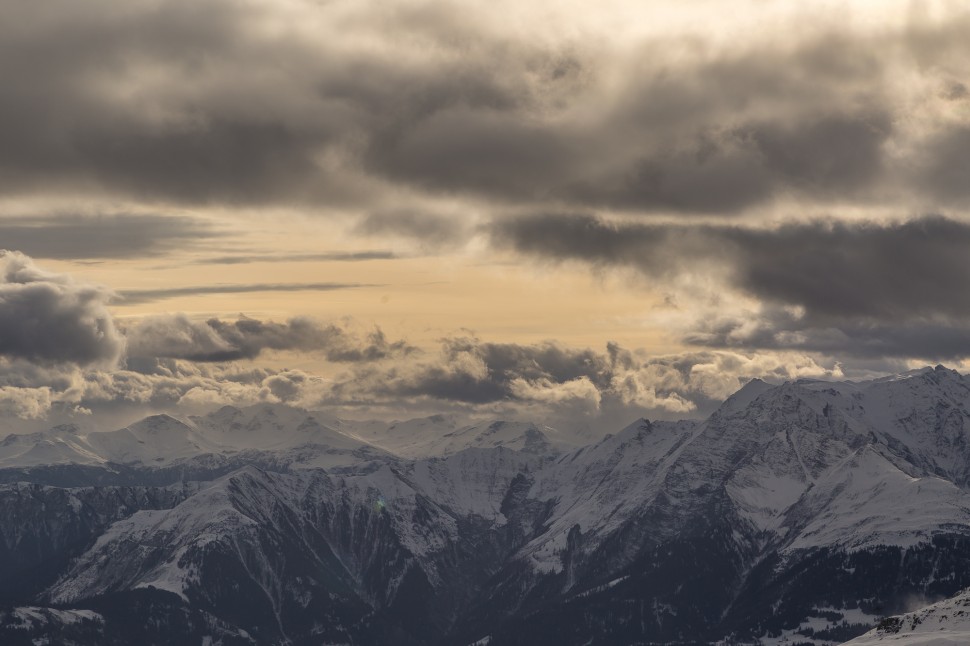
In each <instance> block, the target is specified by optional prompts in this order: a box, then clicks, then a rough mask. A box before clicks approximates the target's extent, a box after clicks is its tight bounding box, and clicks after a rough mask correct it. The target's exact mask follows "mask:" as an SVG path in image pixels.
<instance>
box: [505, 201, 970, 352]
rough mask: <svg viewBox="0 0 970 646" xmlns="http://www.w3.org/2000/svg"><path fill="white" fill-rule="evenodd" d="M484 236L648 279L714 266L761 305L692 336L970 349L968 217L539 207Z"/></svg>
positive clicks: (884, 348)
mask: <svg viewBox="0 0 970 646" xmlns="http://www.w3.org/2000/svg"><path fill="white" fill-rule="evenodd" d="M491 235H492V240H493V242H494V243H495V244H496V245H498V246H508V247H511V248H513V249H515V250H516V251H518V252H520V253H522V254H525V255H529V256H534V257H539V258H546V259H550V260H555V261H563V260H579V261H584V262H588V263H590V264H593V265H595V266H600V267H610V266H626V267H631V268H633V269H635V270H637V271H639V272H641V273H642V274H643V275H644V276H646V277H647V278H648V279H652V280H667V279H670V278H672V277H673V276H677V275H682V274H686V273H690V272H701V273H705V272H706V273H708V274H713V275H720V276H722V277H723V280H724V281H725V282H726V283H727V284H728V285H730V286H732V287H734V288H735V289H738V290H740V291H742V292H745V293H747V294H748V295H751V296H754V297H755V298H757V299H758V300H760V301H762V302H763V303H765V304H766V311H767V312H769V314H767V315H763V316H762V318H761V319H760V323H759V325H757V326H752V325H751V321H750V320H747V321H740V320H736V321H721V322H718V323H716V324H712V323H707V324H705V326H704V329H703V331H698V332H697V333H693V334H691V335H690V336H689V337H688V339H689V340H690V341H692V342H694V343H700V344H709V345H712V346H738V347H763V348H797V349H804V350H817V351H826V352H836V351H839V352H846V353H850V354H858V355H867V356H873V355H877V354H879V353H883V354H886V355H892V356H899V355H904V356H913V357H923V356H925V357H933V358H937V357H943V358H952V357H958V356H968V355H970V343H968V340H970V339H968V337H967V330H968V329H970V292H968V291H967V288H966V285H967V279H968V277H970V225H968V224H966V223H963V222H958V221H955V220H951V219H947V218H944V217H940V216H928V217H923V218H918V219H914V220H909V221H904V222H897V223H884V224H879V223H873V222H856V223H848V222H837V221H832V220H824V221H812V222H803V223H798V224H788V225H783V226H780V227H775V228H758V227H736V226H711V225H706V226H696V225H695V226H691V227H686V226H679V225H643V224H630V223H625V224H619V223H612V222H607V221H605V220H603V219H601V218H597V217H594V216H589V215H553V214H549V215H543V216H537V217H523V218H516V219H507V220H504V221H501V222H497V223H495V224H494V225H493V226H492V228H491ZM786 307H787V308H789V309H786ZM792 307H796V308H802V311H801V312H798V313H793V311H792V310H791V309H790V308H792ZM712 325H714V327H713V328H712V327H711V326H712ZM742 329H743V330H745V331H744V333H743V334H742V333H741V332H740V330H742Z"/></svg>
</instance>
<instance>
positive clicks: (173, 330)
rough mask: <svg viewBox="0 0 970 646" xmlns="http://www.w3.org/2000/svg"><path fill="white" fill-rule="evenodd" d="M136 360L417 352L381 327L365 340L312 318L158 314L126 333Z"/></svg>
mask: <svg viewBox="0 0 970 646" xmlns="http://www.w3.org/2000/svg"><path fill="white" fill-rule="evenodd" d="M126 336H127V338H128V356H129V362H130V361H131V360H132V359H135V360H137V359H143V358H148V359H155V358H174V359H186V360H189V361H202V362H212V361H235V360H238V359H253V358H255V357H257V356H259V355H260V354H261V353H262V352H263V351H264V350H300V351H305V352H318V353H321V354H322V355H323V356H325V357H326V359H327V360H329V361H335V362H359V361H378V360H381V359H386V358H389V357H396V356H403V355H407V354H409V353H412V352H415V351H416V349H415V348H414V347H412V346H410V345H408V344H407V343H405V342H404V341H394V342H390V341H388V340H387V338H386V337H385V335H384V333H383V332H382V331H381V330H380V329H375V330H374V331H372V332H370V333H368V334H367V335H366V337H365V338H364V339H361V338H359V336H358V335H357V334H355V333H354V332H353V331H351V330H349V329H348V328H346V327H341V326H338V325H335V324H333V323H321V322H319V321H315V320H313V319H309V318H293V319H290V320H289V321H287V322H286V323H276V322H273V321H260V320H257V319H252V318H248V317H243V318H240V319H238V320H236V321H223V320H220V319H209V320H207V321H195V320H192V319H189V318H188V317H187V316H185V315H166V316H153V317H149V318H146V319H142V320H141V321H139V322H138V323H137V324H136V325H135V326H133V327H132V328H131V329H129V330H126Z"/></svg>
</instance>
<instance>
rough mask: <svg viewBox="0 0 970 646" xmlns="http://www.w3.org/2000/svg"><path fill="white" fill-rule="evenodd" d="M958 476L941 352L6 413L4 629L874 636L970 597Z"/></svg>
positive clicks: (192, 635)
mask: <svg viewBox="0 0 970 646" xmlns="http://www.w3.org/2000/svg"><path fill="white" fill-rule="evenodd" d="M968 487H970V378H967V377H965V376H963V375H961V374H959V373H957V372H955V371H953V370H949V369H946V368H943V367H942V366H937V367H936V368H926V369H922V370H917V371H913V372H910V373H906V374H902V375H897V376H893V377H888V378H883V379H877V380H872V381H865V382H848V381H846V382H826V381H809V380H801V381H796V382H788V383H784V384H780V385H771V384H768V383H765V382H763V381H760V380H754V381H751V382H749V383H748V384H747V385H745V386H744V387H743V388H742V389H741V390H740V391H738V392H737V393H735V394H734V395H733V396H732V397H730V398H728V399H727V400H726V401H725V402H724V403H723V405H721V407H720V408H719V409H718V410H716V411H715V412H714V413H713V414H712V415H711V416H710V417H708V418H707V419H705V420H688V421H680V422H658V421H654V422H651V421H648V420H645V419H642V420H637V421H635V422H633V423H632V424H630V425H629V426H627V427H626V428H623V429H621V430H618V431H616V432H614V433H610V434H606V435H604V436H600V437H597V438H590V437H580V436H577V435H569V434H564V433H560V432H558V431H556V430H555V429H552V428H549V427H548V426H544V425H543V424H541V423H540V422H539V421H537V422H535V423H528V422H521V421H503V420H494V421H486V422H482V423H476V424H471V425H468V424H462V423H461V422H460V421H458V420H457V419H455V418H453V417H449V416H446V415H436V416H432V417H428V418H423V419H417V420H408V421H403V422H395V423H382V422H357V421H348V420H341V419H337V418H335V417H333V416H330V415H328V414H327V413H326V412H319V411H305V410H299V409H294V408H289V407H286V406H282V405H269V404H265V405H258V406H253V407H249V408H233V407H225V408H222V409H220V410H217V411H215V412H212V413H210V414H208V415H201V416H186V417H184V418H181V417H178V416H170V415H155V416H152V417H148V418H146V419H143V420H141V421H139V422H137V423H134V424H131V425H129V426H127V427H125V428H122V429H117V430H105V431H90V430H82V429H81V428H79V427H77V426H58V427H55V428H52V429H50V430H47V431H44V432H40V433H32V434H23V435H10V436H8V437H6V439H3V440H0V643H3V644H21V643H23V644H37V643H50V644H131V643H144V644H189V643H198V644H208V645H215V644H223V645H226V646H229V645H236V644H292V645H294V646H297V645H303V644H307V645H308V644H315V645H316V644H365V645H366V644H402V645H409V644H413V645H434V646H438V645H441V646H446V645H449V646H450V645H454V646H470V645H473V644H479V645H485V644H489V645H490V646H500V645H505V644H511V645H516V644H530V645H542V644H587V643H589V644H661V643H663V644H725V645H726V644H762V645H765V646H768V645H771V646H775V645H780V644H787V645H789V646H795V645H797V644H803V645H809V644H812V645H815V646H822V645H825V646H834V645H835V644H841V643H843V642H845V641H847V640H850V639H853V638H858V641H854V642H852V643H853V644H860V645H861V644H866V645H868V644H874V643H882V642H881V641H879V640H884V639H887V638H889V637H892V638H893V639H898V638H900V637H901V636H905V634H904V632H901V631H904V629H905V630H906V631H909V632H913V631H912V630H911V629H910V628H909V627H910V626H911V625H913V622H914V619H913V617H918V618H919V622H918V623H917V624H916V626H923V627H926V626H929V625H930V624H931V623H932V622H936V624H940V626H943V624H941V623H940V622H941V621H942V620H941V619H940V617H942V616H944V615H945V616H946V622H950V623H952V622H953V621H955V620H954V617H955V616H956V612H955V610H954V609H963V608H966V607H967V606H966V604H967V603H970V601H966V598H965V597H961V596H954V595H958V594H959V593H960V592H961V591H962V590H963V589H965V588H967V587H970V490H968ZM951 597H952V598H951ZM941 600H945V601H941ZM933 602H941V603H942V604H943V605H937V606H930V607H929V608H927V609H926V610H924V611H920V612H923V613H924V614H921V615H919V614H918V615H908V614H903V615H901V616H900V617H896V618H892V615H897V614H899V613H907V612H911V611H913V610H914V609H916V608H919V607H922V606H925V605H927V604H931V603H933ZM946 604H950V605H946ZM961 604H962V605H961ZM941 608H942V610H941ZM960 612H964V611H963V610H960ZM963 616H964V615H962V614H961V615H959V617H963ZM887 617H888V618H887ZM950 623H947V624H946V625H945V626H943V628H944V630H950V631H951V632H952V633H953V634H954V635H959V634H960V630H970V629H966V628H965V627H961V626H960V625H958V624H953V625H950ZM936 624H934V627H935V628H937V629H938V628H939V627H940V626H938V625H936ZM968 625H970V622H968ZM893 628H896V629H897V630H896V631H895V632H892V629H893ZM870 630H872V632H868V633H867V631H870ZM938 632H939V631H938ZM863 633H867V634H865V635H863ZM916 633H919V631H916ZM916 633H914V635H910V636H911V637H914V638H916V637H919V634H916ZM920 634H921V633H920ZM860 635H862V636H861V637H859V636H860ZM38 640H39V641H38ZM44 640H47V641H44ZM867 640H868V641H867ZM906 643H909V642H906ZM912 643H914V644H915V643H923V642H912ZM953 643H966V642H958V641H954V642H953Z"/></svg>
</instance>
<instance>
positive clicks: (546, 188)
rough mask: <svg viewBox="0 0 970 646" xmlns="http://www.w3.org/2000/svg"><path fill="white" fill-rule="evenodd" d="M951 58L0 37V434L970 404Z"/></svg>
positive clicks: (890, 24)
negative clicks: (770, 405) (933, 385)
mask: <svg viewBox="0 0 970 646" xmlns="http://www.w3.org/2000/svg"><path fill="white" fill-rule="evenodd" d="M968 33H970V9H968V8H966V5H965V3H963V2H957V1H952V2H948V1H944V0H936V1H931V0H926V1H915V0H911V1H905V2H903V1H892V0H880V1H878V2H876V1H862V0H859V1H853V0H843V1H838V2H837V1H818V2H812V3H804V2H797V1H785V0H732V1H730V2H725V1H723V0H721V1H718V2H714V1H708V0H684V1H682V2H677V3H671V2H654V1H629V2H627V1H622V0H606V1H604V2H598V3H588V2H577V1H571V0H563V1H561V2H543V1H536V2H530V3H522V2H513V1H508V0H490V1H489V2H479V1H476V0H465V1H457V0H456V1H451V2H447V1H440V0H430V1H410V0H406V1H401V0H246V1H243V0H210V1H208V2H205V3H200V2H194V1H189V0H165V1H162V0H131V1H129V2H125V3H117V2H107V1H106V0H90V1H89V2H85V3H77V2H68V1H66V0H51V1H50V2H43V3H37V2H31V1H29V0H9V1H8V2H4V3H2V5H0V81H2V83H3V88H4V89H3V95H2V97H3V98H2V100H0V124H2V126H0V248H2V249H6V251H5V252H4V254H3V256H2V257H0V275H2V279H0V416H2V419H3V420H4V423H5V424H6V426H7V427H8V428H19V427H18V426H17V425H18V423H20V422H23V423H24V424H27V425H28V426H29V425H30V424H33V425H50V424H52V423H55V422H57V423H60V422H62V421H65V420H68V421H69V420H84V419H94V418H98V416H99V415H101V416H105V418H107V417H108V416H111V415H115V416H116V417H118V418H119V419H120V418H122V417H125V416H134V415H138V414H142V413H146V412H154V411H164V410H175V411H188V410H203V409H206V408H212V407H216V406H221V405H225V404H233V405H247V404H252V403H258V402H282V403H287V404H292V405H296V406H303V407H308V408H314V409H327V410H330V411H332V412H333V413H335V414H337V415H340V416H345V417H351V418H381V419H394V418H396V419H403V418H407V417H415V416H419V415H425V414H431V413H439V412H446V413H454V414H456V415H465V416H468V417H521V418H528V419H542V420H544V421H546V422H547V423H551V424H553V425H555V424H557V423H559V424H573V425H575V424H586V425H589V426H590V427H608V426H609V425H612V424H619V423H625V422H628V421H630V420H632V419H633V418H635V417H639V416H647V417H651V418H662V419H670V418H680V417H699V416H703V415H706V414H708V413H709V412H710V411H711V410H712V409H713V407H714V406H716V404H717V402H719V401H721V400H723V399H724V398H725V397H727V396H728V395H730V394H731V393H732V392H734V391H735V390H737V389H738V388H739V387H740V386H741V385H742V384H743V383H745V382H746V381H747V380H750V379H752V378H755V377H760V378H765V379H768V380H775V381H780V380H788V379H797V378H803V377H805V378H828V379H862V378H869V377H873V376H878V375H883V374H889V373H894V372H899V371H903V370H907V369H910V368H915V367H919V366H923V365H927V364H935V363H941V362H942V363H945V364H947V365H949V366H952V367H955V368H957V369H962V370H966V369H968V365H970V364H968V359H970V297H968V292H967V289H968V288H967V285H968V280H967V279H968V277H970V253H968V251H970V217H968V212H967V207H968V203H970V39H968V38H966V35H967V34H968ZM608 430H612V429H608Z"/></svg>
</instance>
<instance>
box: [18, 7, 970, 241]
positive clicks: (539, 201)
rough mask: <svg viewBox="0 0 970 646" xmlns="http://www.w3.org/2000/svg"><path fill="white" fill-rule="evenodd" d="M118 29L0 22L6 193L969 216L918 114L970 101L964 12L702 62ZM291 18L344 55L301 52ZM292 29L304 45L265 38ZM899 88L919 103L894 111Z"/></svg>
mask: <svg viewBox="0 0 970 646" xmlns="http://www.w3.org/2000/svg"><path fill="white" fill-rule="evenodd" d="M113 9H114V5H111V4H109V3H106V2H103V1H102V2H96V3H95V4H94V5H86V6H85V7H83V8H82V7H80V6H79V5H76V4H74V3H70V2H63V1H59V0H55V1H54V3H53V4H51V3H43V5H39V4H37V3H26V2H14V3H8V4H7V5H5V7H4V8H3V9H0V79H2V80H3V82H4V87H5V88H6V92H5V100H4V102H3V104H2V105H0V121H2V122H3V123H4V128H3V130H2V132H0V187H2V188H4V189H5V190H6V191H7V192H8V193H28V194H29V193H32V192H37V191H41V190H43V191H44V192H50V191H61V190H64V191H74V190H78V191H88V192H95V193H96V192H98V191H102V192H104V193H107V194H109V195H111V196H116V195H121V196H125V197H134V198H137V199H144V198H149V199H165V200H176V201H181V202H188V203H193V204H211V203H230V204H240V203H242V204H266V203H273V204H307V203H312V204H318V205H320V204H325V205H328V206H333V205H340V206H352V207H355V208H356V210H357V211H358V212H373V211H375V210H379V209H380V208H382V207H386V205H387V204H388V203H392V201H396V198H398V197H399V196H400V195H401V192H400V190H399V189H401V188H404V189H407V190H406V191H405V192H406V194H407V195H408V196H410V199H414V200H418V201H420V199H421V198H422V197H427V196H428V195H429V194H433V195H435V196H446V197H455V196H459V197H484V198H487V199H488V200H490V201H491V202H492V203H497V204H501V205H513V206H529V207H531V208H536V207H537V206H544V205H551V206H555V207H556V208H573V209H577V210H583V209H592V208H600V207H613V208H621V209H629V210H632V211H639V212H653V211H663V212H669V211H676V212H687V213H737V212H739V211H743V210H745V209H748V208H750V207H753V206H757V205H760V204H765V203H768V202H771V201H772V200H774V199H777V198H786V199H787V198H794V199H796V200H799V201H802V202H806V203H813V202H823V203H827V202H830V201H840V202H846V201H850V202H855V203H861V204H863V205H876V206H881V205H886V204H890V205H891V204H893V203H894V200H896V199H898V198H899V196H900V195H910V196H912V199H914V200H915V201H917V202H919V203H921V204H924V205H930V206H937V205H938V206H940V207H945V206H957V205H965V204H966V199H967V194H966V191H965V189H964V188H963V182H962V181H961V178H962V175H961V174H960V172H959V168H961V167H962V166H961V165H964V166H965V162H966V159H965V155H964V154H963V152H962V151H963V150H964V149H965V148H966V146H962V147H961V145H960V142H962V141H963V140H964V139H965V138H966V128H967V126H966V124H965V123H963V122H961V121H960V120H959V119H948V120H944V119H936V118H931V117H928V116H927V115H935V114H937V113H938V111H936V106H935V104H933V102H946V103H947V104H955V103H959V102H963V101H967V100H968V99H967V97H966V93H965V92H963V93H961V92H960V91H959V88H960V87H962V85H961V84H960V82H959V80H957V79H960V78H962V77H963V76H964V75H965V73H966V72H967V71H968V70H967V69H966V65H965V61H966V60H967V54H968V53H970V44H968V41H967V39H966V38H965V34H966V32H967V29H968V28H970V18H968V16H967V15H966V14H965V13H955V14H954V15H953V16H951V17H950V19H948V20H947V21H946V22H945V23H940V24H929V23H927V24H918V25H915V26H910V27H909V28H907V29H904V30H900V31H898V32H887V33H885V34H882V35H860V34H855V33H853V32H851V31H850V30H848V29H843V30H837V29H829V30H828V31H827V32H826V33H820V31H819V30H817V29H816V30H813V31H812V35H810V36H805V37H803V38H793V39H788V40H787V41H784V42H783V41H780V40H772V39H770V38H765V39H762V40H760V41H758V42H753V41H752V42H751V43H750V44H746V45H743V46H742V45H741V44H739V43H735V44H734V45H733V46H731V47H727V46H725V47H713V46H712V47H710V48H702V47H692V46H691V45H690V43H688V42H687V41H685V40H684V39H682V38H674V37H671V38H667V39H662V38H658V39H655V40H652V41H649V42H642V43H638V44H634V43H631V44H630V45H631V46H630V47H629V49H630V50H631V52H632V53H621V49H622V48H616V49H612V48H610V47H608V46H605V45H604V44H603V43H598V42H595V39H594V40H593V41H590V42H589V43H584V42H583V41H582V40H573V41H569V42H567V41H565V40H563V41H560V42H554V41H547V40H543V39H533V38H526V37H524V36H518V37H517V36H515V35H514V32H512V31H510V30H508V29H503V28H502V25H501V24H500V22H499V21H496V20H495V18H494V16H493V15H490V13H489V12H488V11H486V10H485V8H484V7H478V6H475V5H469V6H468V7H465V8H463V9H462V10H458V9H457V8H456V7H454V6H452V5H449V4H447V3H436V2H431V3H424V4H421V5H400V6H399V5H394V4H391V5H385V4H384V3H381V4H373V5H371V4H367V3H361V4H360V5H359V7H358V8H357V9H356V10H355V11H354V12H349V13H346V12H344V13H341V12H340V11H337V10H335V9H333V7H332V5H331V4H330V3H319V4H317V5H313V6H312V10H311V5H305V6H304V5H301V6H300V7H299V11H296V10H294V13H286V12H285V11H284V10H283V8H281V7H278V6H275V5H273V4H270V3H267V4H265V5H264V4H261V3H259V2H257V3H247V4H239V3H234V2H222V1H220V0H216V1H215V2H212V3H207V4H206V7H205V8H201V7H200V6H199V5H198V3H192V2H187V1H185V0H176V1H174V2H169V3H165V4H164V5H163V6H159V5H157V4H155V3H152V2H145V1H142V0H134V1H133V2H129V3H126V9H125V11H124V12H118V11H113ZM300 11H306V12H307V14H306V15H307V16H309V17H310V18H311V19H313V20H319V21H321V22H322V24H326V25H328V26H329V28H330V31H328V32H326V33H317V32H316V31H313V32H312V37H311V35H310V34H311V32H310V30H306V29H300V27H302V25H301V24H300V20H301V18H300V17H301V16H302V15H303V14H300ZM331 11H333V12H334V13H333V14H331V13H330V12H331ZM311 13H312V15H311ZM348 16H350V17H348ZM280 24H282V25H289V26H290V27H291V28H289V29H286V28H280V29H267V28H265V26H266V25H280ZM24 61H28V63H27V64H25V63H24ZM907 75H911V76H913V77H915V78H918V79H919V80H920V81H921V83H914V84H912V85H911V86H907V87H903V84H901V83H899V82H898V79H900V78H904V77H906V76H907ZM931 85H932V86H938V88H939V91H933V92H931V93H928V94H927V93H926V91H925V89H924V88H925V87H929V86H931ZM914 106H916V107H914ZM927 106H929V107H927ZM907 124H909V125H912V124H916V125H917V126H919V127H916V128H907ZM900 149H906V150H909V151H911V153H912V154H911V155H910V156H909V159H910V160H911V161H910V162H907V163H905V164H902V163H900V162H899V160H898V159H897V157H896V156H894V155H893V151H896V150H900ZM374 180H377V181H376V182H375V181H374ZM388 183H390V184H396V185H397V186H394V187H389V186H388ZM394 220H399V221H400V224H394V223H393V221H394ZM430 224H431V225H435V224H436V225H437V227H436V226H430V227H429V226H428V222H423V221H421V219H420V218H417V217H416V216H408V215H407V214H406V213H405V212H403V211H402V212H398V213H396V214H394V215H393V217H386V216H385V215H380V216H372V217H371V218H368V219H367V220H365V221H364V222H363V223H362V224H361V228H362V230H363V231H368V230H370V231H378V230H386V231H391V232H393V231H394V228H395V227H397V228H398V229H400V230H401V231H402V232H405V233H409V234H414V233H415V232H418V231H423V233H424V235H425V236H426V237H429V236H430V237H432V238H433V237H434V236H439V237H444V238H446V239H448V238H451V237H454V236H455V229H454V228H453V227H450V225H449V224H448V223H447V222H446V221H438V222H437V223H430Z"/></svg>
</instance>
